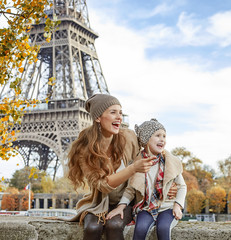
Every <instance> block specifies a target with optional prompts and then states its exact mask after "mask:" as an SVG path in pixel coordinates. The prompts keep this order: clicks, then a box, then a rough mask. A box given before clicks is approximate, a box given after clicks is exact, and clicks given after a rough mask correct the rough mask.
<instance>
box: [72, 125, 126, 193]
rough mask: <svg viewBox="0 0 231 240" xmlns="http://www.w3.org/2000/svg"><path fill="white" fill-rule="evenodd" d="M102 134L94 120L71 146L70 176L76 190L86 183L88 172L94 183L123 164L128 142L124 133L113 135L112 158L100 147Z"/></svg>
mask: <svg viewBox="0 0 231 240" xmlns="http://www.w3.org/2000/svg"><path fill="white" fill-rule="evenodd" d="M101 136H102V134H101V132H100V130H99V127H98V123H96V122H94V123H93V125H92V126H90V127H88V128H86V129H84V130H83V131H81V132H80V134H79V136H78V138H77V139H76V140H75V141H74V142H73V144H72V146H71V149H70V151H69V154H68V159H69V162H68V167H69V171H68V178H69V179H70V180H71V181H72V183H73V185H74V188H75V189H76V190H77V188H79V187H80V186H84V185H85V175H86V174H87V175H88V176H89V178H88V180H89V182H92V183H94V182H96V181H98V180H99V179H101V178H105V177H106V176H108V175H110V174H112V173H113V171H116V170H117V169H118V168H119V166H120V164H121V159H122V157H123V154H124V149H125V143H126V139H125V137H124V135H123V133H122V132H121V131H120V132H119V133H118V134H116V135H114V136H113V139H112V142H111V149H112V150H111V157H110V159H109V157H108V156H107V155H106V153H105V152H104V151H103V150H102V149H101V147H100V142H101ZM83 161H84V162H85V165H86V166H87V168H88V172H87V173H84V172H83V171H82V169H81V167H80V166H81V163H82V162H83Z"/></svg>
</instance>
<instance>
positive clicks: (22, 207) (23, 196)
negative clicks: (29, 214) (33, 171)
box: [19, 190, 34, 211]
mask: <svg viewBox="0 0 231 240" xmlns="http://www.w3.org/2000/svg"><path fill="white" fill-rule="evenodd" d="M29 194H30V208H31V204H32V201H33V199H34V193H33V191H29V190H22V191H20V193H19V211H26V210H28V208H29Z"/></svg>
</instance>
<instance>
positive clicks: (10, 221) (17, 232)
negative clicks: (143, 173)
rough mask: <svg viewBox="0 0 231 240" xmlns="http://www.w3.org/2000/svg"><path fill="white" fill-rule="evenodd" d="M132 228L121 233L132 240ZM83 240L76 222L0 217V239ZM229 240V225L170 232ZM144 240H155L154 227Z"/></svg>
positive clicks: (176, 236)
mask: <svg viewBox="0 0 231 240" xmlns="http://www.w3.org/2000/svg"><path fill="white" fill-rule="evenodd" d="M133 229H134V226H131V227H126V228H125V230H124V235H125V240H131V239H132V235H133ZM6 239H7V240H16V239H17V240H82V239H83V230H82V227H80V226H79V225H78V223H68V222H63V221H54V220H47V219H43V218H41V217H20V216H17V217H15V216H0V240H6ZM185 239H187V240H195V239H198V240H217V239H220V240H230V239H231V223H230V222H183V221H182V222H179V223H178V225H177V226H176V227H175V228H174V229H173V230H172V240H185ZM147 240H156V237H155V228H153V229H152V231H151V232H150V234H149V236H148V237H147Z"/></svg>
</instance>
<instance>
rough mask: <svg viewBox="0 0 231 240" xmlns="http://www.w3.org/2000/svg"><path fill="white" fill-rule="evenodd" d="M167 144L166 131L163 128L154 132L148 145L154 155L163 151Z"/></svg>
mask: <svg viewBox="0 0 231 240" xmlns="http://www.w3.org/2000/svg"><path fill="white" fill-rule="evenodd" d="M165 145H166V132H165V131H164V130H163V129H159V130H157V131H156V132H154V133H153V134H152V136H151V138H150V139H149V141H148V144H147V146H148V147H149V150H150V151H151V152H152V154H154V155H158V154H160V153H162V152H163V150H164V147H165Z"/></svg>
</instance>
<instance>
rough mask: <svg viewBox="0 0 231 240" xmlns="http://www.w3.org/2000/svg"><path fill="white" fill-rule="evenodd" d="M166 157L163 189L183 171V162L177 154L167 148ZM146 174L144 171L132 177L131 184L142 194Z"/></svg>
mask: <svg viewBox="0 0 231 240" xmlns="http://www.w3.org/2000/svg"><path fill="white" fill-rule="evenodd" d="M164 158H165V169H164V181H163V189H164V188H165V186H166V184H167V183H168V182H169V181H171V180H173V179H174V178H176V177H177V176H178V175H179V174H181V173H182V172H183V167H182V163H181V161H180V160H179V158H177V157H176V156H174V155H172V154H171V153H170V152H168V151H167V150H165V151H164ZM144 181H145V174H144V173H135V174H134V175H133V176H132V177H131V178H130V179H129V184H130V185H131V186H132V187H133V188H134V189H135V190H137V191H139V192H140V193H141V194H142V195H144V191H145V184H144Z"/></svg>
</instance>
